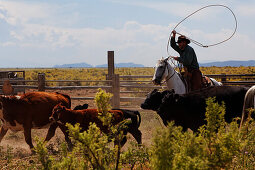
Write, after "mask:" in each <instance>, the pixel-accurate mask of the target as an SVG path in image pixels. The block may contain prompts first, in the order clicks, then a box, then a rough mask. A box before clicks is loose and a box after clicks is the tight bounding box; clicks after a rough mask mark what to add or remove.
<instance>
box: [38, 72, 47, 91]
mask: <svg viewBox="0 0 255 170" xmlns="http://www.w3.org/2000/svg"><path fill="white" fill-rule="evenodd" d="M38 91H45V74H44V73H38Z"/></svg>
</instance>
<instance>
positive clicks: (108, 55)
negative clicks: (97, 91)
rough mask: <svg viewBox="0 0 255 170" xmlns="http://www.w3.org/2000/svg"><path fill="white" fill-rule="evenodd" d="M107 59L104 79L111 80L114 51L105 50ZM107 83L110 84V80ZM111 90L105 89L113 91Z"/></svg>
mask: <svg viewBox="0 0 255 170" xmlns="http://www.w3.org/2000/svg"><path fill="white" fill-rule="evenodd" d="M107 60H108V74H107V75H106V80H112V76H113V75H114V51H108V52H107ZM108 85H110V86H111V85H112V82H111V83H108ZM111 90H112V89H111ZM111 90H106V91H107V92H111V93H113V91H111Z"/></svg>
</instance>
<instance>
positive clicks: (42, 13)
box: [0, 1, 53, 25]
mask: <svg viewBox="0 0 255 170" xmlns="http://www.w3.org/2000/svg"><path fill="white" fill-rule="evenodd" d="M52 7H53V6H49V5H47V4H45V3H33V2H30V3H25V2H18V1H0V12H1V16H2V17H1V18H2V19H5V20H6V22H7V23H9V24H11V25H16V24H17V23H18V22H19V23H26V22H28V21H30V20H32V19H43V18H48V17H49V16H51V11H52Z"/></svg>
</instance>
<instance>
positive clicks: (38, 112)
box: [0, 92, 71, 148]
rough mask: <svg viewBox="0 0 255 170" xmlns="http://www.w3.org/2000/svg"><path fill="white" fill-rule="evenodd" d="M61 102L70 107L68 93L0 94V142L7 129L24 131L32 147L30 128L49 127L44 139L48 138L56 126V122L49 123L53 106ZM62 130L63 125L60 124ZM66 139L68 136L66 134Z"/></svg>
mask: <svg viewBox="0 0 255 170" xmlns="http://www.w3.org/2000/svg"><path fill="white" fill-rule="evenodd" d="M58 103H61V104H62V105H64V106H65V107H67V108H70V107H71V100H70V97H69V96H68V95H64V94H61V93H47V92H31V93H26V94H24V95H21V96H0V119H1V120H2V122H3V125H2V127H1V129H0V142H1V140H2V139H3V137H4V136H5V134H6V133H7V131H8V129H10V130H12V131H14V132H16V131H24V136H25V141H26V143H27V144H28V145H29V147H30V148H33V144H32V139H31V129H40V128H46V127H49V130H48V133H47V136H46V139H45V141H48V140H50V139H51V138H52V137H53V136H54V134H55V130H56V128H57V127H58V125H57V124H56V123H53V124H50V121H49V117H50V116H51V113H52V109H53V107H54V106H55V105H56V104H58ZM60 128H61V130H63V126H60ZM66 140H67V141H68V140H69V138H68V137H67V136H66Z"/></svg>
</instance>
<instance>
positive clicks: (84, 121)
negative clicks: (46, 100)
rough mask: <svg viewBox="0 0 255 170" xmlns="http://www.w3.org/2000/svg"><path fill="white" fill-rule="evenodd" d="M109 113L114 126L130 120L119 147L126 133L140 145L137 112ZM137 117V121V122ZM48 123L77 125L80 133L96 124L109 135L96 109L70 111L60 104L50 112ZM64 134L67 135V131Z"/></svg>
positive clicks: (140, 137) (122, 143)
mask: <svg viewBox="0 0 255 170" xmlns="http://www.w3.org/2000/svg"><path fill="white" fill-rule="evenodd" d="M109 112H110V113H112V114H113V122H112V123H113V125H116V124H118V123H120V122H121V121H123V120H126V119H129V118H130V119H131V124H127V129H126V130H124V131H123V133H124V135H125V137H124V138H123V140H122V141H121V146H123V145H124V144H125V143H126V141H127V139H126V134H127V132H129V133H131V134H132V136H133V137H134V138H135V139H136V141H137V143H138V144H141V143H142V133H141V131H140V130H139V129H138V128H139V126H140V123H141V116H140V113H139V112H138V111H131V110H124V109H118V110H110V111H109ZM137 116H138V118H139V120H137ZM50 121H52V122H59V123H60V124H62V125H65V124H66V123H70V124H72V125H75V124H76V123H79V124H80V127H81V128H82V129H81V130H82V131H85V130H88V128H89V125H90V123H96V125H97V126H98V127H99V128H100V130H101V131H102V132H104V133H106V134H108V133H109V128H108V127H107V126H105V125H103V122H102V121H101V120H100V119H99V118H98V111H97V109H83V110H71V109H68V108H66V107H65V106H62V105H61V104H58V105H56V106H55V107H54V109H53V111H52V115H51V117H50ZM66 130H67V128H66ZM65 133H66V134H67V131H66V132H65Z"/></svg>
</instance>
